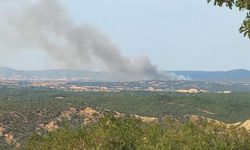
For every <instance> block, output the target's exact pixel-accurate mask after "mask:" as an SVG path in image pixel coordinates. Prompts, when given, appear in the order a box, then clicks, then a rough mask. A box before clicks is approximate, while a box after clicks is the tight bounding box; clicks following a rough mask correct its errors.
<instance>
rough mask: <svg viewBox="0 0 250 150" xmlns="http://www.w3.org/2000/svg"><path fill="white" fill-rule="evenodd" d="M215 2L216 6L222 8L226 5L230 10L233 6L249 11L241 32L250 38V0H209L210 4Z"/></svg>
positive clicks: (240, 29)
mask: <svg viewBox="0 0 250 150" xmlns="http://www.w3.org/2000/svg"><path fill="white" fill-rule="evenodd" d="M211 1H214V5H217V6H220V7H222V6H223V5H226V6H227V7H229V8H230V9H232V8H233V6H235V7H237V8H238V9H239V10H240V11H247V14H246V18H245V20H243V23H242V24H241V27H240V28H239V32H240V33H243V35H244V36H247V37H248V38H250V0H208V3H210V2H211Z"/></svg>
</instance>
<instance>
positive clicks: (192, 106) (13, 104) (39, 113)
mask: <svg viewBox="0 0 250 150" xmlns="http://www.w3.org/2000/svg"><path fill="white" fill-rule="evenodd" d="M86 106H90V107H94V108H100V109H106V108H108V109H109V110H111V111H119V112H123V113H126V114H128V115H131V114H138V115H141V116H152V117H158V118H164V117H166V116H172V117H174V118H178V119H179V120H181V121H183V116H185V115H200V116H205V117H209V118H214V119H217V120H221V121H224V122H238V121H245V120H247V119H249V118H250V109H249V108H250V93H232V94H216V93H203V94H178V93H174V92H173V93H161V92H152V93H150V92H119V93H112V92H111V93H108V92H73V91H64V90H56V89H47V88H1V89H0V127H1V126H2V127H4V128H5V130H4V134H6V133H10V132H12V133H13V135H14V139H15V141H17V142H18V143H20V144H23V143H25V142H26V140H27V138H29V137H30V135H31V134H32V133H33V132H34V131H37V128H38V126H39V124H46V123H49V122H51V121H53V120H55V118H57V117H58V116H60V115H61V112H62V111H64V110H67V109H68V108H71V107H74V108H82V107H86ZM74 117H75V118H76V119H74V118H73V119H72V121H71V122H70V124H71V125H73V128H68V129H62V130H58V131H57V132H55V133H54V132H53V133H49V134H48V136H46V137H44V138H42V137H39V136H38V137H37V140H41V139H40V138H42V141H43V142H46V139H47V142H49V141H53V140H56V139H53V137H54V136H57V134H59V135H58V136H62V137H60V138H66V137H64V136H63V135H64V134H65V136H67V133H69V134H70V136H76V137H79V138H80V139H82V138H83V139H84V142H87V141H92V140H93V139H92V138H94V135H95V134H97V133H99V128H100V130H101V128H103V130H104V128H105V129H106V127H104V126H103V124H102V123H103V121H100V123H98V124H96V125H95V126H93V127H91V126H90V127H89V126H87V127H84V128H82V129H79V128H80V127H81V123H82V122H81V120H83V119H84V118H80V119H79V118H77V117H79V116H77V115H76V116H74ZM184 118H185V117H184ZM106 119H111V121H112V124H114V126H113V125H112V127H115V126H116V125H120V126H121V128H126V127H127V125H128V130H126V131H123V132H125V133H123V132H121V133H119V132H118V131H121V129H120V126H119V127H117V132H116V131H114V132H113V131H112V132H111V129H110V130H109V128H107V133H106V132H105V135H103V137H102V136H101V135H98V134H97V135H96V136H98V137H99V136H101V137H102V139H100V140H101V141H100V142H105V140H106V139H105V138H109V136H113V137H116V136H117V135H116V134H118V135H120V134H121V135H120V137H119V136H117V137H118V138H123V136H122V135H123V134H124V135H126V134H128V135H126V137H128V138H132V139H134V138H136V140H135V141H133V142H143V141H142V139H141V138H142V137H141V135H148V136H151V135H150V133H149V130H151V129H152V128H156V130H157V131H158V130H161V131H162V130H163V131H162V132H163V133H162V134H163V135H161V134H160V135H161V136H160V137H155V139H158V140H159V141H162V140H165V139H161V138H163V137H164V136H167V135H168V133H170V131H172V132H176V133H175V134H173V135H170V134H169V135H168V136H169V137H165V138H167V139H168V138H170V139H171V138H173V137H171V136H175V135H179V134H180V135H179V136H180V137H182V136H183V137H182V138H184V137H185V136H187V135H186V134H191V133H189V132H191V131H192V132H194V133H192V134H191V135H193V136H194V137H192V136H191V135H190V138H191V137H192V138H198V137H196V136H195V134H197V136H198V135H199V134H200V135H199V136H200V137H199V138H201V140H200V142H201V141H202V140H204V139H203V137H202V136H204V138H205V137H206V138H207V136H208V135H209V136H211V137H210V138H215V137H216V138H217V134H215V135H213V134H212V132H211V133H209V134H208V135H206V134H205V133H203V132H205V131H203V129H201V131H199V130H197V129H196V128H197V127H196V126H190V124H179V123H177V126H176V130H177V129H179V128H180V129H181V130H178V131H175V130H174V129H175V128H172V129H171V128H166V127H165V126H166V125H165V124H161V125H157V124H145V123H141V122H137V121H135V120H133V119H132V120H131V119H124V120H123V119H122V120H119V119H118V120H113V119H112V118H106ZM120 121H121V123H120V124H119V122H120ZM66 123H68V122H66ZM123 123H124V124H123ZM167 124H168V123H167ZM59 125H60V124H59ZM60 126H64V125H63V124H61V125H60ZM123 126H124V127H123ZM184 127H187V128H185V130H184ZM189 127H190V129H189ZM191 127H192V128H191ZM115 128H116V127H115ZM182 128H183V130H182ZM134 129H136V131H134ZM112 130H113V128H112ZM137 130H138V131H137ZM152 130H153V129H152ZM193 130H194V131H193ZM196 130H197V132H198V131H199V134H198V133H196ZM130 131H131V132H130ZM39 132H40V131H39ZM83 132H84V133H85V132H86V133H88V134H86V137H85V136H83ZM103 132H104V131H103ZM109 132H110V133H109ZM137 132H139V133H140V136H139V135H137ZM185 132H187V133H185ZM222 132H224V131H222ZM235 132H236V131H235ZM235 132H232V134H236V133H235ZM40 133H42V135H46V132H40ZM92 133H93V137H92V136H87V135H92ZM94 133H95V134H94ZM139 133H138V134H139ZM239 133H241V132H239ZM100 134H101V131H100ZM103 134H104V133H103ZM106 134H108V135H107V137H105V136H106ZM109 134H110V135H109ZM130 134H132V135H133V136H136V137H133V136H132V135H130ZM152 134H154V135H152V136H158V133H157V132H156V133H152ZM181 134H185V136H184V135H181ZM203 134H204V135H203ZM218 134H219V133H218ZM223 134H224V133H223ZM228 134H229V133H228ZM230 134H231V131H230ZM237 134H238V130H237ZM130 136H132V137H130ZM227 136H229V135H227ZM230 136H231V135H230ZM56 138H58V137H56ZM147 138H151V137H147ZM185 138H186V137H185ZM223 138H224V137H223ZM223 138H220V137H218V139H219V141H220V142H222V143H223V142H225V141H221V140H223ZM231 138H233V137H231ZM246 139H248V138H246ZM63 140H67V139H61V140H60V141H63ZM172 140H173V139H172ZM175 140H177V141H178V140H180V141H183V139H179V137H178V138H176V139H175ZM187 140H188V139H187ZM224 140H229V141H231V140H232V139H224ZM235 140H236V139H235ZM32 141H33V142H35V141H34V138H33V139H32V140H31V141H30V142H31V143H32ZM36 142H37V141H36ZM75 142H77V141H75ZM106 142H108V141H106ZM128 142H129V141H128ZM172 142H174V141H172ZM175 142H176V141H175ZM189 142H191V141H184V142H181V144H183V143H184V144H185V143H186V144H187V143H189ZM239 142H240V143H241V142H243V141H241V140H240V141H239ZM243 143H245V142H243ZM41 144H42V143H41ZM89 144H90V143H89ZM102 144H104V143H102ZM106 144H107V143H106ZM133 144H135V143H133ZM140 144H142V145H143V143H140ZM152 144H157V142H153V143H152ZM158 144H160V142H159V143H158ZM170 144H171V142H170ZM172 144H173V143H172ZM204 144H208V143H206V142H205V143H204ZM145 145H146V144H145V143H144V146H145ZM177 145H178V144H177ZM190 145H191V144H190ZM243 145H246V144H243ZM90 146H91V144H90ZM154 146H155V145H154ZM180 146H183V145H180ZM0 149H10V146H9V145H8V144H6V142H5V139H4V137H1V136H0ZM137 149H140V148H138V147H137Z"/></svg>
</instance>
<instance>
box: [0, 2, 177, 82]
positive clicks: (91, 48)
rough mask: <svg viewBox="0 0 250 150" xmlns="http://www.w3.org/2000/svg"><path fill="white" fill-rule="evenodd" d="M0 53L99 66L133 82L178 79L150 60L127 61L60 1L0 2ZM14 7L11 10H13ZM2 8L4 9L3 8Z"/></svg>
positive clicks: (98, 33) (129, 59) (145, 58)
mask: <svg viewBox="0 0 250 150" xmlns="http://www.w3.org/2000/svg"><path fill="white" fill-rule="evenodd" d="M0 3H1V5H2V7H4V5H6V7H7V6H9V9H2V10H1V13H0V19H1V20H2V21H1V23H0V40H1V43H0V52H1V53H8V52H9V53H13V52H16V51H22V50H27V49H28V50H36V51H44V52H46V53H47V54H48V55H49V56H50V57H52V58H53V60H55V61H56V62H57V63H58V64H59V65H60V66H61V67H66V68H76V67H78V68H82V69H84V66H87V65H93V64H99V65H102V66H104V67H105V68H106V69H107V70H109V71H111V72H114V73H121V74H124V75H127V76H130V77H131V79H163V80H169V79H178V77H177V76H175V75H163V74H162V73H160V72H159V71H158V70H157V66H155V65H153V64H152V63H151V61H150V60H149V58H147V57H140V58H135V59H132V58H128V57H125V56H124V55H123V54H122V53H121V51H120V50H119V49H118V48H117V47H116V46H115V45H114V44H113V43H112V42H111V41H110V39H109V38H108V37H107V36H105V35H104V34H103V33H102V32H101V31H99V30H98V29H96V28H94V27H93V26H91V25H85V24H82V25H77V24H76V23H74V21H73V19H72V18H71V17H70V16H69V14H68V12H67V9H66V8H65V7H64V6H63V3H62V2H61V1H60V0H39V1H30V0H20V1H17V0H9V1H6V0H0ZM10 5H11V7H10ZM0 8H1V6H0Z"/></svg>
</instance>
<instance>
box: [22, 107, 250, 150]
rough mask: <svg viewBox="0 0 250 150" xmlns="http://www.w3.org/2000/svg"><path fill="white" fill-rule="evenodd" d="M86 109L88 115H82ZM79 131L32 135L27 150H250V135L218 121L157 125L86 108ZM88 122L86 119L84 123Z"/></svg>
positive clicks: (167, 119) (172, 121) (165, 121)
mask: <svg viewBox="0 0 250 150" xmlns="http://www.w3.org/2000/svg"><path fill="white" fill-rule="evenodd" d="M86 109H87V110H88V111H86ZM86 109H85V110H84V111H83V113H84V114H83V115H84V116H85V117H86V119H85V123H84V125H83V126H81V128H76V129H72V128H69V127H66V128H59V129H55V130H54V131H51V132H49V133H48V134H45V135H41V134H39V133H36V134H33V135H32V136H31V137H30V138H29V140H28V142H27V143H26V144H25V147H24V148H25V149H27V150H33V149H37V150H51V149H53V150H61V149H65V150H66V149H77V150H86V149H87V150H91V149H102V150H163V149H164V150H176V149H186V150H193V149H202V150H211V149H242V150H243V149H244V150H245V149H250V133H249V132H248V131H246V130H245V129H244V128H237V127H235V126H232V127H227V126H226V125H224V124H222V123H218V121H217V122H216V121H211V120H210V121H207V120H205V119H198V120H196V121H195V122H193V121H186V122H181V121H179V120H177V119H174V118H171V117H165V118H162V119H161V121H160V122H159V121H157V120H155V119H153V120H152V118H147V117H138V116H137V117H126V116H123V115H122V116H121V115H118V114H120V113H115V114H112V112H107V111H106V112H98V111H96V110H93V109H91V108H86ZM87 118H88V119H87ZM148 120H151V121H148Z"/></svg>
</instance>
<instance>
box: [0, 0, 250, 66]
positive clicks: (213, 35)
mask: <svg viewBox="0 0 250 150" xmlns="http://www.w3.org/2000/svg"><path fill="white" fill-rule="evenodd" d="M206 2H207V0H192V1H185V0H184V1H175V0H173V1H169V0H136V1H135V0H123V1H121V0H65V6H66V7H67V9H68V10H69V12H70V14H71V15H72V17H73V18H74V20H75V21H76V22H77V23H79V24H82V23H86V24H91V25H94V26H95V27H96V28H98V29H99V30H101V31H102V32H104V33H105V34H106V35H107V36H108V37H110V39H111V40H112V42H113V43H114V44H115V45H116V46H117V47H119V48H120V50H121V51H122V53H123V54H124V55H126V56H129V57H136V56H141V55H142V56H148V57H149V58H150V59H151V61H152V63H153V64H156V65H158V66H159V68H160V69H163V70H230V69H236V68H244V69H250V60H249V57H250V40H249V39H247V38H244V37H243V36H242V35H241V34H239V33H238V28H239V26H240V24H241V21H242V20H243V19H244V17H245V13H244V12H238V11H237V10H228V9H226V8H219V7H214V6H213V5H212V4H207V3H206ZM37 56H38V54H28V53H27V54H21V55H20V56H18V58H17V57H15V58H14V57H13V58H11V59H8V60H6V61H0V63H2V65H8V66H12V67H17V68H21V69H26V68H27V69H44V68H46V67H47V66H48V64H46V63H43V62H47V61H48V58H46V56H45V55H42V54H41V55H40V56H39V57H37ZM21 58H24V59H25V61H24V62H23V63H19V64H17V65H13V64H15V63H14V62H15V61H16V59H21ZM1 59H3V57H1ZM0 65H1V64H0Z"/></svg>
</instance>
